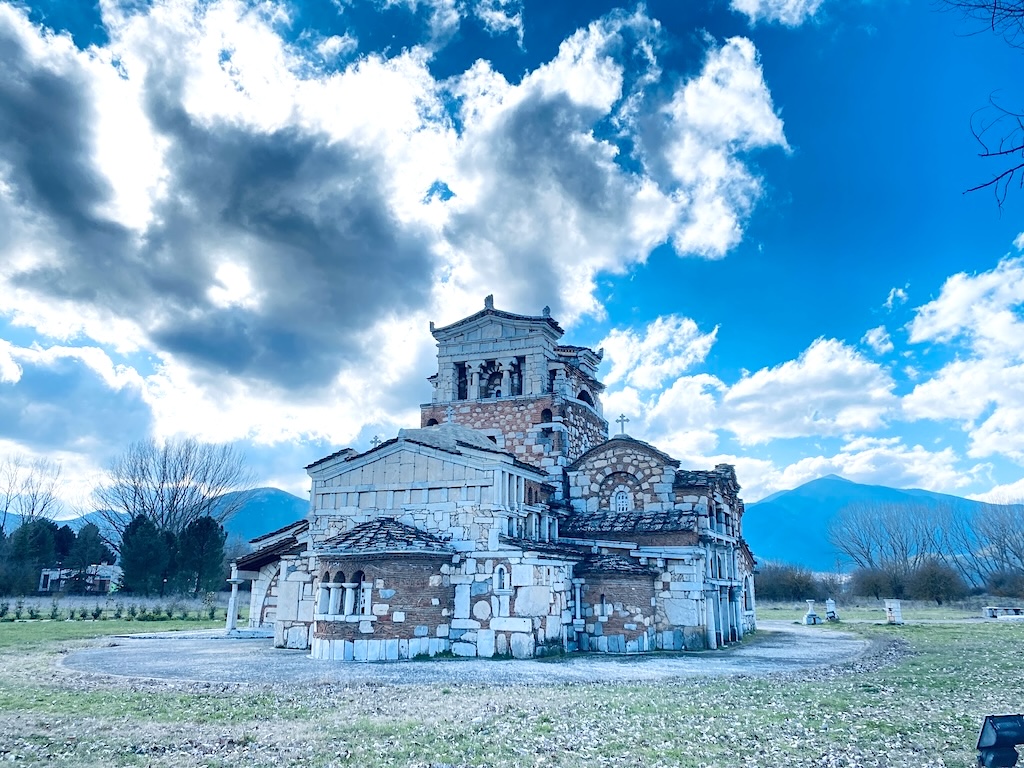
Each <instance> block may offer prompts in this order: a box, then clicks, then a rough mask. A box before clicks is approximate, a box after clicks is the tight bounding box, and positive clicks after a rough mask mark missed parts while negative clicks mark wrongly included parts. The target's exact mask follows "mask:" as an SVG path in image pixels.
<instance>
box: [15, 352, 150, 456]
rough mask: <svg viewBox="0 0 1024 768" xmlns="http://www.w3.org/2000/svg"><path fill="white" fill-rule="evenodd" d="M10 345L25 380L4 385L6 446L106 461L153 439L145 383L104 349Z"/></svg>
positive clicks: (21, 379) (21, 375) (20, 377)
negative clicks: (128, 445) (15, 444)
mask: <svg viewBox="0 0 1024 768" xmlns="http://www.w3.org/2000/svg"><path fill="white" fill-rule="evenodd" d="M4 346H6V353H7V355H8V356H9V358H10V359H11V360H12V361H13V362H14V364H15V365H16V366H17V368H18V370H19V371H20V376H19V377H18V378H17V379H16V380H13V381H12V382H9V383H8V384H0V439H5V440H10V441H17V442H18V444H20V445H22V446H25V448H27V449H28V450H30V451H33V452H37V453H42V454H45V453H46V452H47V451H73V452H78V453H83V454H86V455H90V456H92V457H93V460H94V461H102V460H105V459H106V458H109V457H110V456H111V455H112V452H116V451H117V450H120V449H121V448H123V446H124V445H125V444H126V443H128V442H131V441H132V440H137V439H139V438H140V437H142V436H144V435H145V434H146V433H147V432H148V429H149V426H150V422H151V415H150V412H149V408H148V407H147V406H146V403H145V402H144V399H143V393H142V386H141V385H142V380H141V377H140V376H138V374H136V373H135V371H134V370H131V369H129V368H126V367H124V366H119V365H115V364H114V362H113V361H112V360H111V359H110V358H109V357H108V356H107V354H106V353H105V352H104V351H103V350H101V349H98V348H96V347H63V346H54V347H50V348H47V349H42V348H40V347H18V346H15V345H13V344H10V343H5V344H0V350H2V349H3V348H4ZM2 355H3V352H2V351H0V359H2Z"/></svg>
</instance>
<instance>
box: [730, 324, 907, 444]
mask: <svg viewBox="0 0 1024 768" xmlns="http://www.w3.org/2000/svg"><path fill="white" fill-rule="evenodd" d="M894 386H895V383H894V381H893V379H892V377H891V376H890V375H889V373H888V372H887V371H886V370H885V369H884V368H882V367H881V366H880V365H878V364H877V363H875V362H872V361H871V360H868V359H867V358H866V357H864V356H863V355H862V354H861V353H860V352H858V351H857V350H856V349H853V348H852V347H849V346H847V345H846V344H844V343H842V342H840V341H837V340H835V339H818V340H817V341H815V342H814V343H813V344H811V346H810V347H808V348H807V349H806V350H804V352H802V353H801V354H800V357H799V358H798V359H797V360H790V361H788V362H785V363H782V364H781V365H777V366H775V367H774V368H763V369H761V370H759V371H757V372H756V373H753V374H751V375H749V376H745V377H743V378H742V379H740V380H739V381H738V382H736V384H734V385H733V386H732V387H731V388H730V389H729V391H728V392H727V393H726V395H725V397H724V399H723V403H722V411H723V415H724V417H725V418H724V424H725V425H726V426H727V427H728V429H730V430H732V431H733V432H734V433H735V434H736V436H737V438H738V439H739V440H740V442H741V443H743V444H746V445H751V444H757V443H765V442H768V441H770V440H773V439H776V438H780V437H807V436H811V435H841V434H845V433H847V432H851V431H863V430H870V429H876V428H879V427H881V426H883V425H884V423H885V417H886V415H887V414H888V413H889V412H890V411H891V410H892V408H893V406H894V405H895V404H896V398H895V397H894V396H893V394H892V390H893V387H894Z"/></svg>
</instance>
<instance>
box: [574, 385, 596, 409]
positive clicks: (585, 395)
mask: <svg viewBox="0 0 1024 768" xmlns="http://www.w3.org/2000/svg"><path fill="white" fill-rule="evenodd" d="M576 399H577V400H582V401H583V402H584V403H586V404H587V405H589V406H590V407H591V408H593V407H594V398H593V397H591V396H590V393H589V392H587V390H585V389H581V390H580V393H579V394H578V395H576Z"/></svg>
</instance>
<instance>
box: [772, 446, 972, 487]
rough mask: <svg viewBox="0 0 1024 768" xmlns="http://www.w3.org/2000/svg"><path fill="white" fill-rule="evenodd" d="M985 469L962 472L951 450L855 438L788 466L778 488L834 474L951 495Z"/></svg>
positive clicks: (865, 481) (863, 481) (779, 479)
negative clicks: (827, 452)
mask: <svg viewBox="0 0 1024 768" xmlns="http://www.w3.org/2000/svg"><path fill="white" fill-rule="evenodd" d="M984 469H985V468H984V467H983V466H982V465H975V466H974V467H972V468H970V469H969V470H967V471H966V472H965V471H963V470H962V469H961V468H960V457H959V456H958V455H957V454H956V452H955V451H954V450H953V449H952V448H948V447H947V448H943V449H942V450H941V451H929V450H928V449H926V448H924V447H923V446H920V445H914V446H907V445H905V444H904V443H903V441H902V440H901V439H900V438H898V437H890V438H878V437H858V438H855V439H852V440H850V441H848V442H847V443H846V444H845V445H843V446H842V447H841V448H840V449H839V451H838V452H837V453H835V454H833V455H831V456H809V457H807V458H804V459H801V460H799V461H797V462H795V463H793V464H790V465H789V466H787V467H785V468H784V469H783V470H782V471H781V472H780V474H779V476H778V480H777V482H778V483H779V488H795V487H796V486H798V485H801V484H803V483H806V482H808V481H810V480H814V479H815V478H818V477H823V476H825V475H829V474H837V475H842V476H843V477H845V478H846V479H847V480H853V481H854V482H859V483H868V484H872V485H887V486H891V487H893V488H924V489H926V490H931V491H943V492H950V491H955V490H956V489H958V488H963V487H965V486H967V485H969V484H971V483H972V482H974V481H976V480H977V479H978V477H979V475H980V474H981V473H982V472H983V471H984Z"/></svg>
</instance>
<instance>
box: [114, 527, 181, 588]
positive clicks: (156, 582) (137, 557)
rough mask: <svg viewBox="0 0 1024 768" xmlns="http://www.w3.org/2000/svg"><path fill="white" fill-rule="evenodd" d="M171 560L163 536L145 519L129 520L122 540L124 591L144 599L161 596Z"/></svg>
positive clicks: (165, 539)
mask: <svg viewBox="0 0 1024 768" xmlns="http://www.w3.org/2000/svg"><path fill="white" fill-rule="evenodd" d="M170 560H171V552H170V549H169V548H168V546H167V538H166V537H165V536H164V534H163V533H162V532H161V531H158V530H157V527H156V526H155V525H153V522H152V521H151V520H150V519H149V518H148V517H146V516H145V515H136V516H135V517H134V518H132V521H131V522H130V523H129V524H128V527H127V528H125V530H124V533H123V534H122V538H121V568H122V569H123V570H124V587H125V589H126V590H128V591H130V592H136V593H139V594H145V595H152V594H156V593H159V592H161V591H162V589H163V586H164V584H163V579H165V578H167V576H166V575H165V574H167V567H168V564H169V563H170Z"/></svg>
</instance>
